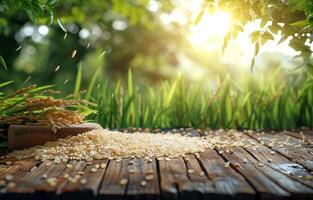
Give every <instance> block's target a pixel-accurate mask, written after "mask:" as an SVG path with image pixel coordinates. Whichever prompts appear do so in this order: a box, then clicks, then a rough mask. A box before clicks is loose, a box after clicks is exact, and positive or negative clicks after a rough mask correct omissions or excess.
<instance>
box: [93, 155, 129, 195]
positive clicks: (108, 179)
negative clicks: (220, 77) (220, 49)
mask: <svg viewBox="0 0 313 200" xmlns="http://www.w3.org/2000/svg"><path fill="white" fill-rule="evenodd" d="M128 162H129V160H128V159H123V160H122V161H117V160H110V161H109V163H108V166H107V170H106V173H105V175H104V178H103V180H102V183H101V185H100V189H99V193H98V196H99V198H107V199H123V198H124V196H125V192H126V187H127V185H128V183H127V182H128V171H127V168H128ZM122 180H127V182H124V183H122V182H123V181H122ZM121 181H122V182H121Z"/></svg>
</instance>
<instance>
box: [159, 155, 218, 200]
mask: <svg viewBox="0 0 313 200" xmlns="http://www.w3.org/2000/svg"><path fill="white" fill-rule="evenodd" d="M190 158H191V160H189V163H188V164H187V166H189V167H193V168H194V169H191V168H190V169H188V168H187V166H186V163H185V161H184V159H183V158H181V157H180V158H171V159H168V158H162V159H159V160H158V162H159V169H160V178H161V191H162V198H164V199H175V198H179V199H205V198H207V197H208V196H211V195H212V193H211V191H213V187H212V183H211V184H210V181H209V180H208V179H207V177H205V176H204V177H201V179H200V171H202V170H201V167H200V165H199V163H198V161H196V159H195V158H194V157H193V158H192V157H190ZM188 170H189V173H188ZM190 170H193V171H192V173H190V172H191V171H190ZM196 173H199V175H197V174H196ZM187 174H190V175H191V174H193V175H191V176H188V175H187ZM197 176H198V178H196V177H197ZM204 180H207V182H205V181H204Z"/></svg>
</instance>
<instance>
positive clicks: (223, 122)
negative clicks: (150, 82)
mask: <svg viewBox="0 0 313 200" xmlns="http://www.w3.org/2000/svg"><path fill="white" fill-rule="evenodd" d="M97 74H98V73H97ZM95 76H98V75H95ZM274 80H275V77H274V76H273V77H272V78H271V79H270V80H268V79H267V80H265V79H262V78H260V79H258V80H253V81H250V82H249V83H236V82H234V81H233V80H232V79H231V78H230V77H229V76H228V77H226V78H225V79H223V81H219V82H217V84H216V87H215V88H213V89H212V88H210V87H207V86H205V84H204V83H205V80H203V81H202V82H199V83H196V84H191V85H190V84H186V81H185V80H184V78H183V77H178V78H177V79H176V80H173V81H164V82H162V83H161V84H160V85H158V86H155V87H152V86H145V85H140V84H138V83H136V82H134V81H133V79H132V73H131V71H129V74H128V80H127V81H124V82H123V81H117V82H116V83H113V84H112V83H109V82H106V81H103V80H101V85H102V86H101V87H100V88H95V82H96V78H95V77H94V78H93V81H92V82H91V83H90V85H89V88H88V92H87V93H88V95H87V97H88V100H89V99H90V100H91V101H93V102H96V103H97V104H98V107H97V114H94V115H91V117H90V118H89V119H92V120H95V121H96V122H98V123H100V124H101V125H102V126H103V127H107V128H122V127H143V128H177V127H194V128H210V129H219V128H226V129H229V128H235V129H291V128H296V127H303V126H305V127H313V78H312V76H310V75H306V76H297V77H296V78H294V79H291V80H286V81H282V82H280V83H277V82H276V81H274ZM98 81H99V80H98Z"/></svg>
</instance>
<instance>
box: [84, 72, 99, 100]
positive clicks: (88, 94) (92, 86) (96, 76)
mask: <svg viewBox="0 0 313 200" xmlns="http://www.w3.org/2000/svg"><path fill="white" fill-rule="evenodd" d="M100 71H101V67H98V69H97V70H96V72H95V73H94V75H93V76H92V79H91V81H90V84H89V86H88V90H87V94H86V100H89V99H90V97H91V94H92V91H93V90H94V87H95V84H96V81H97V78H98V75H99V73H100Z"/></svg>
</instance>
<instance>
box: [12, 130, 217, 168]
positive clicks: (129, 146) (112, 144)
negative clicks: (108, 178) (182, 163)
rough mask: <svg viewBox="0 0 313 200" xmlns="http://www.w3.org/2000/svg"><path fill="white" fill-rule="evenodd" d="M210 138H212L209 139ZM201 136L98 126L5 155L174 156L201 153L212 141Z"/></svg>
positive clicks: (61, 159) (76, 157)
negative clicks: (110, 129)
mask: <svg viewBox="0 0 313 200" xmlns="http://www.w3.org/2000/svg"><path fill="white" fill-rule="evenodd" d="M210 141H211V140H210ZM210 141H209V140H207V139H205V138H201V137H188V136H183V135H181V134H160V133H156V134H152V133H138V132H137V133H121V132H117V131H109V130H106V129H97V130H93V131H89V132H86V133H83V134H80V135H77V136H72V137H67V138H65V139H59V140H58V141H55V142H49V143H46V144H45V145H44V146H36V147H32V148H29V149H25V150H20V151H14V152H12V153H10V154H8V155H7V157H14V158H19V159H21V158H35V159H38V160H41V161H46V160H54V162H56V163H58V162H67V161H68V160H86V161H91V160H93V159H103V158H109V159H120V158H135V157H137V158H151V157H159V156H167V157H177V156H184V155H186V154H191V153H197V152H203V151H204V150H205V149H206V148H210V147H211V148H212V143H211V142H210Z"/></svg>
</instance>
